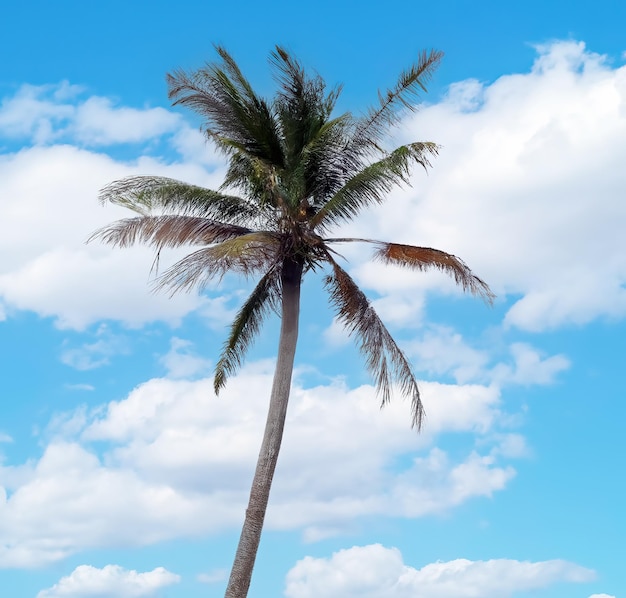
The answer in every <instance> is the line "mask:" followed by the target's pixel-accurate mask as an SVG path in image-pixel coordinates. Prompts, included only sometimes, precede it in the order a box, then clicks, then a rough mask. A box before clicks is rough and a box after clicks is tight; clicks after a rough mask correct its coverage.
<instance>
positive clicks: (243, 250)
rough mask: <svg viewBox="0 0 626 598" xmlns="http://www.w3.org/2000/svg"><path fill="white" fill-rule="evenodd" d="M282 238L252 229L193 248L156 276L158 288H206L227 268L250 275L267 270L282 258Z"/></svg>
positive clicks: (177, 289) (181, 289)
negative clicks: (213, 243)
mask: <svg viewBox="0 0 626 598" xmlns="http://www.w3.org/2000/svg"><path fill="white" fill-rule="evenodd" d="M279 251H280V238H279V237H278V235H275V234H273V233H270V232H252V233H248V234H245V235H241V236H238V237H236V238H233V239H228V240H227V241H223V242H222V243H219V244H218V245H213V246H211V247H206V248H204V249H199V250H198V251H194V252H193V253H191V254H189V255H188V256H186V257H184V258H183V259H181V260H180V261H178V262H176V263H175V264H174V265H173V266H171V267H170V268H169V269H168V270H166V271H165V272H164V273H163V274H162V275H161V276H160V277H159V278H158V280H157V285H156V286H157V288H167V289H169V290H170V291H171V292H172V293H175V292H177V291H189V290H191V289H192V288H194V287H197V288H199V289H203V288H205V287H206V286H207V284H208V283H209V281H210V280H212V279H214V278H217V279H220V278H222V277H223V276H224V274H226V273H227V272H235V273H238V274H241V275H243V276H250V275H251V274H254V273H256V272H258V271H259V270H265V271H267V270H268V269H269V268H270V267H271V266H273V265H274V264H275V263H276V261H277V260H278V258H279Z"/></svg>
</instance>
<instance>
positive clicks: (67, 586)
mask: <svg viewBox="0 0 626 598" xmlns="http://www.w3.org/2000/svg"><path fill="white" fill-rule="evenodd" d="M179 581H180V576H179V575H176V574H174V573H171V572H169V571H167V570H166V569H164V568H163V567H157V568H156V569H154V570H153V571H147V572H145V573H138V572H137V571H128V570H126V569H123V568H122V567H120V566H119V565H106V566H105V567H103V568H102V569H98V568H97V567H91V566H90V565H81V566H79V567H76V569H74V571H72V573H71V574H70V575H68V576H67V577H63V578H61V580H60V581H59V582H58V583H56V584H55V585H54V586H52V587H51V588H48V589H46V590H42V591H41V592H39V593H38V594H37V598H87V597H90V598H110V597H111V596H115V598H138V597H139V596H154V595H155V593H156V592H158V591H159V590H160V589H161V588H164V587H167V586H170V585H172V584H175V583H178V582H179Z"/></svg>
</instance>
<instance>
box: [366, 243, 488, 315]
mask: <svg viewBox="0 0 626 598" xmlns="http://www.w3.org/2000/svg"><path fill="white" fill-rule="evenodd" d="M374 243H376V244H377V245H378V249H377V250H376V252H375V254H374V257H375V258H376V259H379V260H380V261H382V262H383V263H385V264H397V265H399V266H404V267H406V268H414V269H416V270H427V269H428V268H436V269H437V270H441V271H442V272H445V273H446V274H449V275H450V276H452V277H453V278H454V281H455V282H456V283H457V284H458V285H459V286H460V287H461V288H462V289H463V290H464V291H467V292H470V293H472V295H477V296H479V297H481V298H482V299H483V300H484V301H485V302H486V303H488V304H492V303H493V300H494V298H495V295H494V294H493V292H492V291H491V289H490V288H489V286H488V285H487V283H486V282H485V281H483V280H482V279H480V278H478V276H476V275H474V273H473V272H472V271H471V270H470V269H469V267H468V266H467V264H465V262H464V261H463V260H462V259H460V258H458V257H456V256H455V255H452V254H450V253H446V252H445V251H440V250H439V249H432V248H430V247H415V246H414V245H402V244H400V243H384V242H382V241H374Z"/></svg>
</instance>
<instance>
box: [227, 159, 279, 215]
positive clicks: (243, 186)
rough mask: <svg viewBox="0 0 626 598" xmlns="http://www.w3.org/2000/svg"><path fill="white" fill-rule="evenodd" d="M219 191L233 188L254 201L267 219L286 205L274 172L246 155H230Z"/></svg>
mask: <svg viewBox="0 0 626 598" xmlns="http://www.w3.org/2000/svg"><path fill="white" fill-rule="evenodd" d="M221 188H222V189H227V188H231V189H232V188H236V189H238V190H239V191H242V192H243V193H244V194H245V195H246V197H250V198H253V199H254V202H255V204H256V205H257V206H258V207H257V214H258V215H259V216H260V217H264V218H266V219H269V220H275V219H276V210H277V209H285V208H286V207H287V206H288V204H289V202H288V199H287V196H286V193H285V190H284V188H283V186H282V184H281V180H280V178H279V176H278V175H277V173H276V169H275V168H274V167H273V166H272V165H271V164H268V163H267V162H265V161H264V160H261V159H259V158H257V157H256V156H251V155H249V154H246V153H245V152H234V153H233V155H232V156H231V158H230V160H229V163H228V171H227V172H226V176H225V177H224V182H223V183H222V186H221Z"/></svg>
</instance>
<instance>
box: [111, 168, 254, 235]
mask: <svg viewBox="0 0 626 598" xmlns="http://www.w3.org/2000/svg"><path fill="white" fill-rule="evenodd" d="M99 198H100V201H101V202H102V203H113V204H116V205H119V206H122V207H125V208H128V209H129V210H132V211H133V212H137V213H138V214H141V215H142V216H148V215H152V214H154V212H169V213H176V214H186V215H193V216H199V217H204V218H210V219H213V220H219V221H222V222H228V223H230V224H245V223H250V222H254V220H255V219H256V216H257V213H258V208H257V207H256V206H254V205H252V204H251V203H250V202H249V201H247V200H245V199H243V198H241V197H236V196H234V195H226V194H224V193H220V192H218V191H213V190H211V189H205V188H204V187H199V186H197V185H190V184H188V183H184V182H182V181H177V180H175V179H170V178H167V177H160V176H132V177H127V178H124V179H120V180H118V181H114V182H113V183H111V184H109V185H107V186H106V187H104V188H103V189H102V190H101V191H100V196H99Z"/></svg>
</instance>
